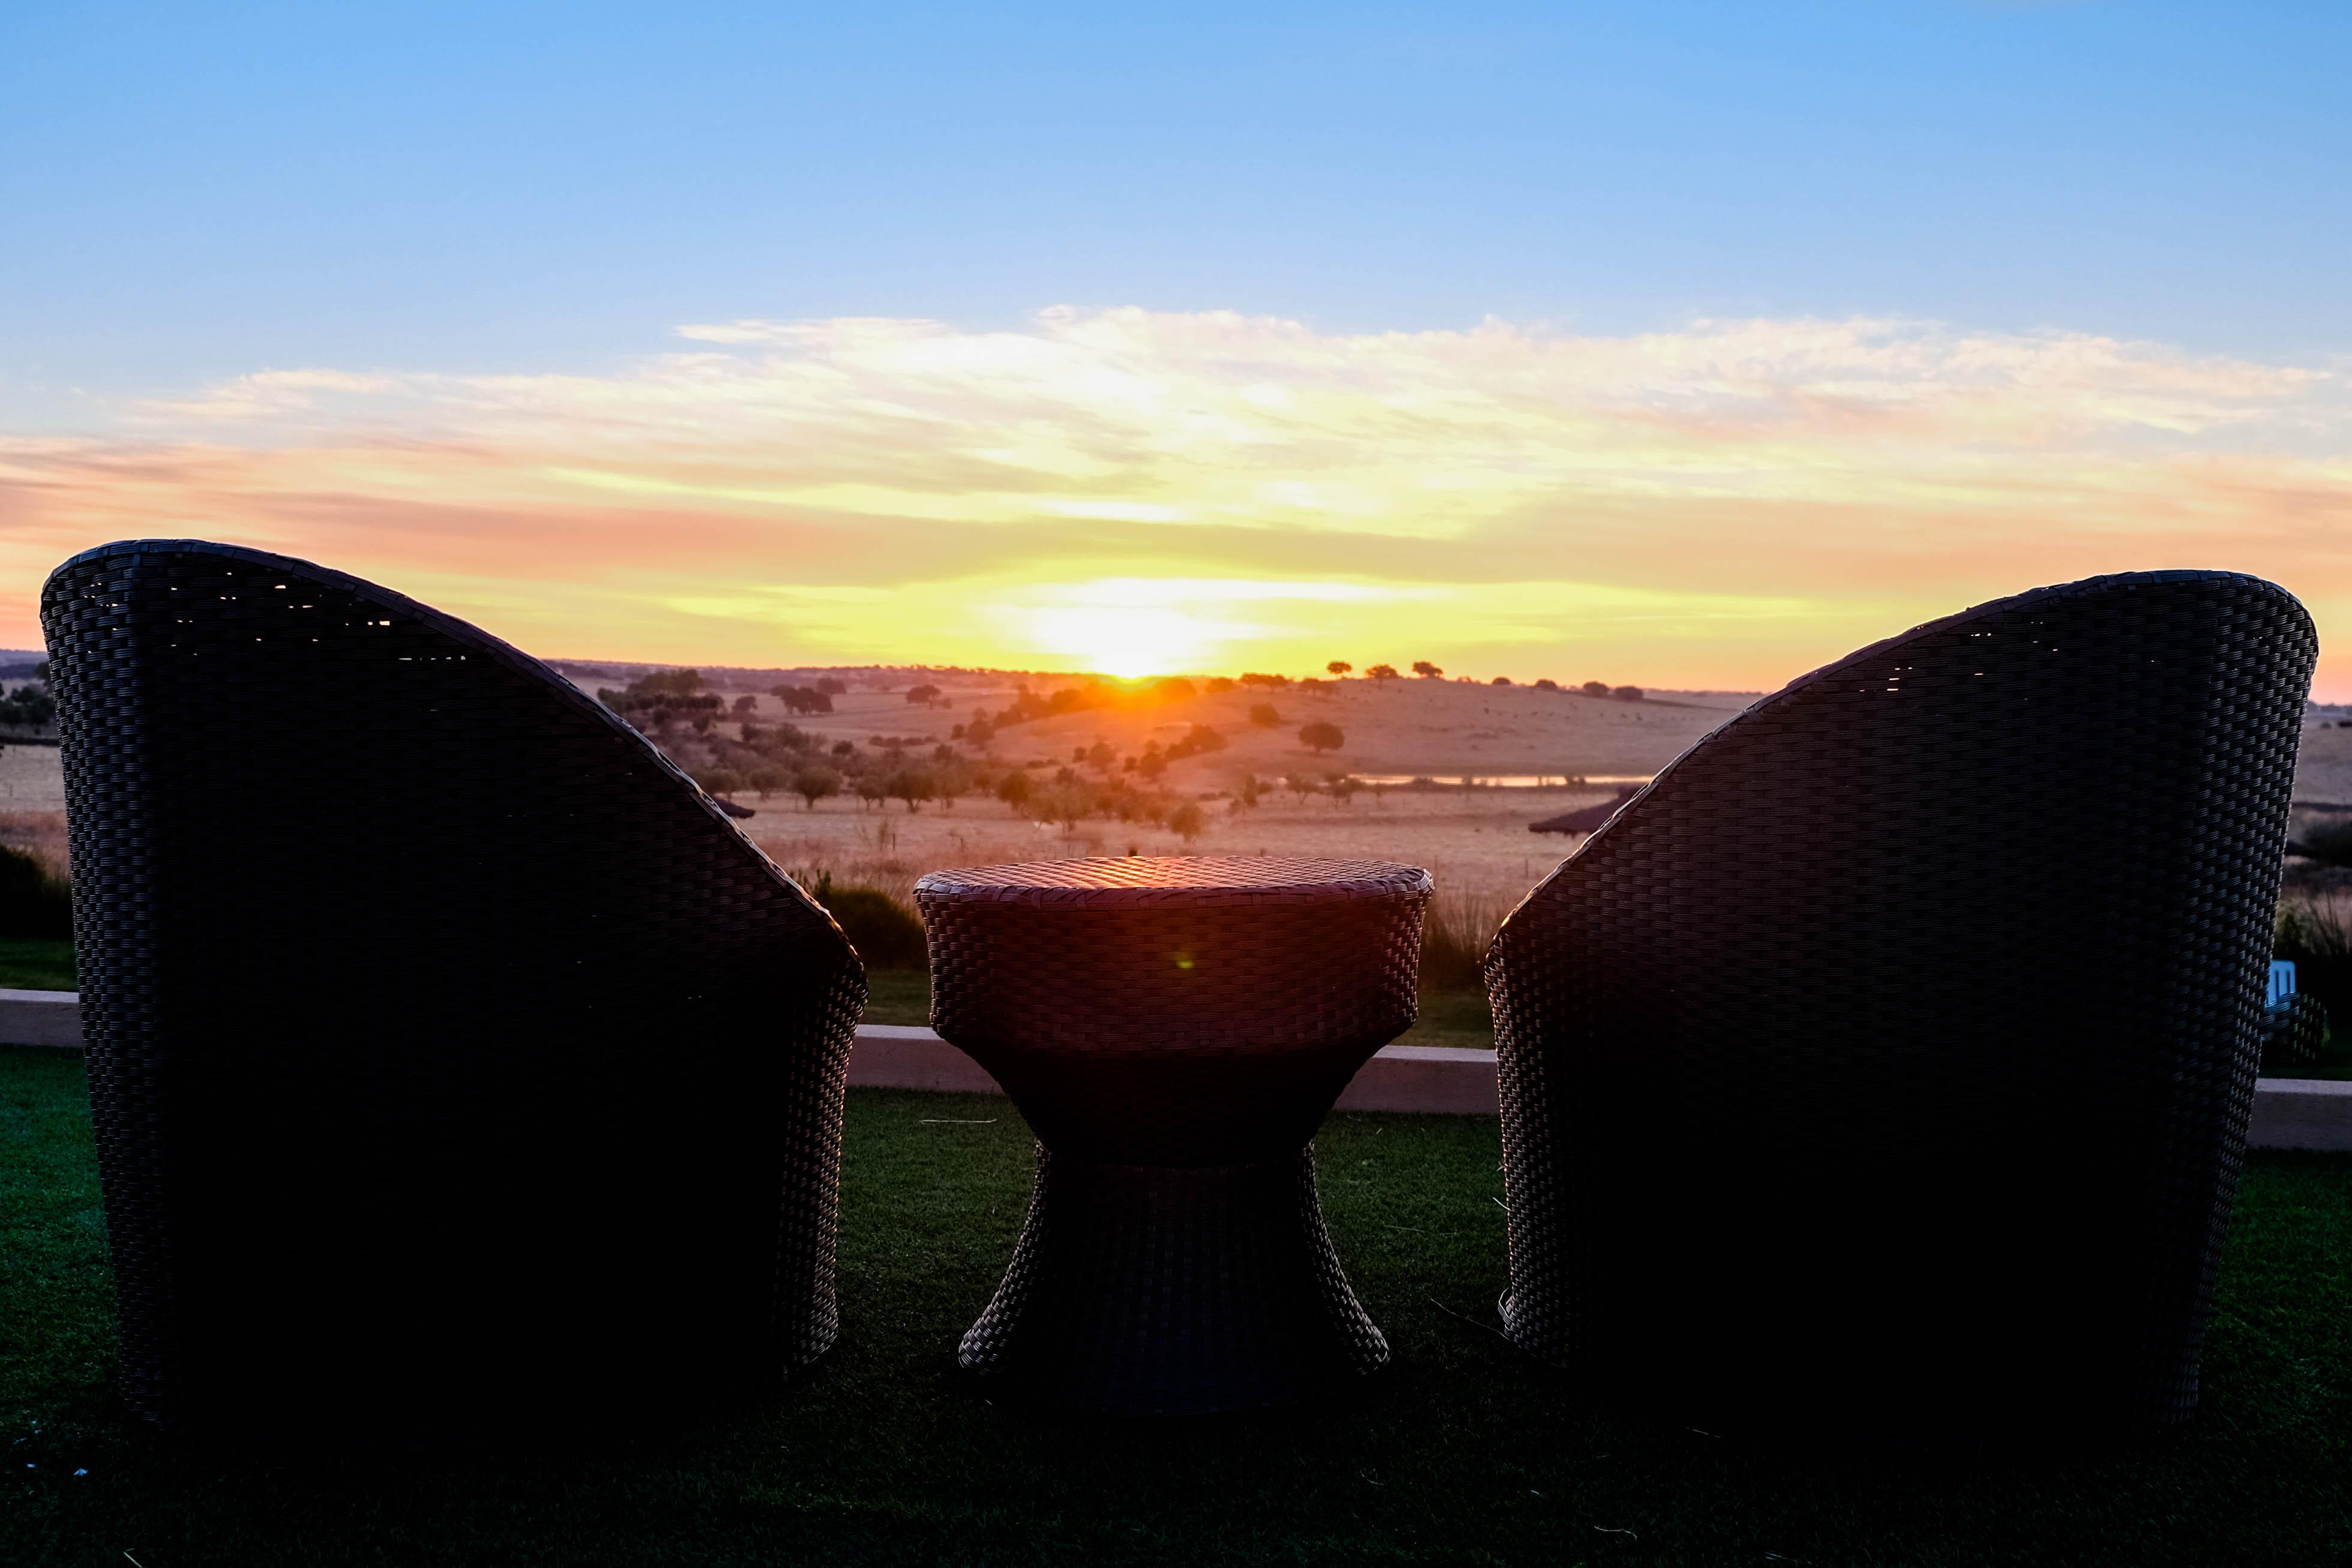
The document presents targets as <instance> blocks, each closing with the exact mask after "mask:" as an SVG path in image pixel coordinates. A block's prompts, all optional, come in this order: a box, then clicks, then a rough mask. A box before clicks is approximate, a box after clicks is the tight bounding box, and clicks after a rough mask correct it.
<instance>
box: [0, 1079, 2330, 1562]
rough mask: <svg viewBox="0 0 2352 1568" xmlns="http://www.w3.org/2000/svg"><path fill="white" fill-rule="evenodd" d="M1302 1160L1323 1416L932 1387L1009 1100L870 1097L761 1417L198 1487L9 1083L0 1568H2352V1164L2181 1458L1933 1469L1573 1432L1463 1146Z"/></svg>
mask: <svg viewBox="0 0 2352 1568" xmlns="http://www.w3.org/2000/svg"><path fill="white" fill-rule="evenodd" d="M656 1070H659V1069H657V1068H656V1066H655V1064H653V1063H652V1062H650V1061H649V1063H648V1071H656ZM1318 1152H1319V1155H1320V1159H1321V1163H1322V1173H1323V1175H1322V1182H1323V1192H1324V1201H1325V1204H1326V1207H1327V1208H1328V1213H1329V1216H1330V1220H1331V1227H1332V1229H1333V1231H1334V1233H1335V1235H1336V1236H1337V1238H1338V1240H1339V1247H1340V1249H1341V1252H1342V1253H1343V1255H1344V1256H1345V1257H1346V1258H1347V1259H1348V1260H1349V1266H1350V1268H1351V1270H1352V1271H1353V1273H1354V1276H1355V1278H1356V1280H1357V1281H1358V1283H1359V1286H1360V1290H1361V1291H1362V1294H1363V1297H1364V1300H1365V1301H1366V1303H1367V1304H1368V1305H1369V1306H1370V1309H1371V1311H1372V1312H1373V1315H1374V1316H1375V1317H1377V1318H1378V1319H1379V1320H1380V1322H1381V1324H1382V1326H1383V1327H1385V1328H1386V1330H1387V1331H1388V1333H1389V1336H1390V1340H1391V1343H1392V1344H1393V1345H1394V1346H1395V1349H1396V1353H1397V1361H1396V1364H1395V1365H1394V1366H1393V1367H1391V1369H1390V1370H1389V1371H1388V1372H1386V1373H1385V1374H1383V1375H1381V1376H1380V1377H1378V1378H1376V1379H1374V1380H1372V1381H1371V1382H1370V1384H1369V1385H1367V1386H1366V1387H1364V1388H1363V1389H1362V1390H1361V1391H1360V1393H1359V1394H1357V1395H1356V1396H1352V1397H1349V1398H1345V1399H1341V1400H1339V1401H1337V1402H1335V1403H1332V1404H1329V1405H1327V1406H1320V1407H1318V1408H1315V1409H1311V1410H1306V1411H1299V1412H1292V1413H1286V1414H1279V1415H1269V1416H1252V1417H1243V1418H1214V1419H1205V1420H1188V1421H1174V1422H1161V1423H1135V1422H1106V1421H1094V1420H1079V1419H1071V1418H1067V1417H1062V1416H1051V1415H1042V1414H1038V1413H1035V1412H1033V1411H1029V1410H1025V1409H1023V1408H1019V1407H1016V1406H1012V1405H1009V1404H1006V1403H1003V1402H993V1403H992V1401H991V1399H990V1397H989V1396H987V1394H985V1393H984V1392H982V1391H981V1390H978V1389H975V1388H974V1387H972V1386H971V1385H969V1384H967V1383H966V1382H964V1381H962V1380H961V1379H960V1378H959V1377H958V1376H957V1375H956V1374H955V1372H954V1370H953V1368H952V1365H951V1363H950V1354H951V1352H952V1349H953V1346H954V1343H955V1340H956V1337H957V1335H958V1334H959V1333H960V1332H961V1330H962V1328H963V1327H964V1325H965V1324H966V1323H967V1322H969V1321H970V1320H971V1317H972V1315H973V1314H974V1313H975V1312H978V1311H979V1309H980V1307H981V1305H982V1302H983V1301H985V1299H986V1297H987V1294H988V1291H989V1289H990V1287H991V1286H992V1284H993V1282H994V1281H995V1279H996V1277H997V1274H998V1271H999V1270H1001V1269H1002V1268H1003V1265H1004V1261H1005V1259H1006V1256H1007V1254H1008V1252H1009V1250H1010V1249H1011V1245H1012V1240H1013V1230H1014V1228H1015V1227H1016V1225H1017V1224H1018V1223H1019V1220H1020V1218H1021V1213H1022V1207H1023V1204H1024V1198H1025V1196H1026V1190H1027V1184H1028V1178H1029V1149H1028V1141H1027V1138H1026V1136H1025V1135H1024V1131H1023V1129H1022V1126H1021V1124H1020V1122H1019V1120H1018V1118H1017V1117H1016V1116H1015V1115H1014V1114H1013V1112H1012V1110H1011V1108H1010V1107H1009V1106H1008V1105H1007V1104H1006V1103H1004V1102H1003V1101H1002V1100H997V1099H989V1098H981V1097H963V1096H946V1095H926V1094H917V1093H911V1092H892V1091H859V1092H854V1093H852V1095H851V1096H850V1109H849V1125H848V1142H847V1152H846V1158H845V1210H846V1212H845V1228H844V1233H843V1237H842V1275H843V1278H842V1297H843V1309H844V1314H845V1320H846V1322H847V1325H848V1326H847V1331H846V1333H845V1336H844V1338H843V1340H842V1343H840V1344H839V1345H838V1346H837V1347H836V1348H835V1350H834V1352H833V1353H832V1354H830V1355H829V1356H827V1357H826V1359H825V1360H824V1363H823V1364H820V1365H819V1366H818V1367H816V1368H815V1369H814V1371H812V1372H811V1373H810V1374H808V1375H806V1376H805V1377H803V1379H802V1380H801V1381H800V1382H799V1383H798V1385H796V1386H795V1387H793V1389H792V1390H791V1391H790V1392H789V1394H788V1395H787V1396H785V1397H784V1398H783V1399H782V1400H781V1401H779V1402H777V1403H775V1404H773V1405H771V1406H765V1407H763V1408H761V1409H758V1410H755V1411H752V1412H751V1413H748V1414H745V1415H743V1416H740V1417H739V1418H736V1419H733V1420H730V1421H726V1422H722V1423H719V1424H715V1425H705V1426H698V1427H690V1428H687V1429H683V1430H677V1431H667V1432H653V1431H647V1432H638V1433H633V1434H625V1435H620V1436H609V1437H597V1436H593V1435H583V1436H582V1437H579V1438H577V1439H576V1440H575V1441H573V1442H572V1444H571V1446H570V1447H568V1448H566V1449H564V1450H562V1451H558V1452H536V1453H534V1452H530V1451H514V1452H506V1451H497V1450H487V1451H486V1450H475V1451H465V1452H457V1453H451V1454H446V1455H441V1456H436V1457H399V1458H384V1457H381V1456H361V1457H349V1458H335V1457H333V1456H331V1455H322V1454H320V1453H317V1452H313V1451H310V1448H308V1446H307V1445H305V1444H303V1443H302V1442H301V1441H299V1439H298V1438H296V1437H290V1436H289V1439H288V1441H287V1443H286V1445H285V1446H284V1448H282V1449H279V1450H271V1451H261V1452H243V1453H221V1452H216V1451H210V1450H207V1449H205V1448H199V1447H190V1446H184V1445H179V1444H174V1443H172V1442H170V1441H166V1440H163V1439H160V1438H157V1437H152V1436H151V1435H149V1434H147V1433H145V1432H144V1431H142V1430H141V1429H139V1428H137V1427H134V1426H132V1425H131V1423H129V1422H128V1421H126V1420H125V1419H124V1418H123V1417H122V1416H120V1415H119V1414H118V1413H117V1411H116V1410H115V1408H114V1406H113V1405H112V1404H111V1402H110V1397H109V1396H108V1393H107V1379H108V1377H109V1375H110V1361H111V1355H112V1353H111V1344H110V1324H109V1306H108V1295H107V1278H106V1263H105V1245H104V1235H103V1229H102V1226H101V1222H100V1210H99V1198H98V1191H97V1181H96V1176H95V1171H94V1167H93V1159H92V1154H91V1148H90V1142H89V1124H88V1119H87V1107H86V1104H85V1102H84V1098H83V1089H82V1081H81V1072H80V1068H79V1062H78V1061H76V1059H75V1058H73V1057H72V1056H70V1055H67V1054H64V1053H38V1052H32V1051H0V1162H4V1165H5V1168H0V1437H5V1443H6V1446H5V1448H0V1452H5V1455H6V1456H7V1457H6V1458H5V1459H0V1467H5V1470H0V1563H8V1564H11V1565H15V1564H34V1563H77V1564H93V1565H95V1564H106V1565H108V1568H121V1564H122V1563H123V1561H124V1556H125V1554H126V1553H128V1554H129V1555H130V1556H131V1558H132V1559H133V1560H135V1561H136V1562H137V1563H140V1564H142V1565H143V1568H185V1565H187V1564H192V1563H239V1564H265V1563H347V1562H358V1563H385V1564H428V1563H496V1564H500V1565H519V1564H530V1563H593V1564H612V1563H827V1564H831V1563H1087V1564H1098V1563H1195V1562H1218V1563H1225V1562H1239V1563H1383V1562H1408V1561H1430V1562H1464V1563H1595V1564H1603V1563H1611V1564H1613V1563H1708V1564H1716V1563H1753V1564H1758V1565H1759V1568H1761V1565H1763V1564H1767V1563H1800V1564H1813V1565H1827V1564H1843V1563H1906V1564H1907V1563H2118V1564H2145V1563H2330V1562H2344V1561H2347V1560H2352V1509H2348V1508H2347V1498H2352V1480H2347V1477H2352V1470H2347V1461H2352V1453H2348V1452H2347V1438H2352V1289H2347V1287H2352V1278H2347V1272H2352V1270H2347V1260H2352V1220H2348V1219H2347V1210H2352V1160H2344V1159H2330V1158H2325V1157H2317V1156H2304V1157H2282V1156H2274V1155H2273V1156H2265V1157H2263V1158H2259V1159H2257V1160H2256V1161H2255V1162H2254V1165H2253V1166H2252V1170H2251V1171H2250V1172H2249V1174H2248V1177H2247V1181H2246V1186H2245V1193H2244V1197H2243V1200H2242V1204H2241V1207H2240V1212H2239V1219H2238V1225H2237V1227H2236V1232H2235V1234H2234V1236H2233V1237H2232V1239H2231V1248H2230V1253H2229V1260H2228V1264H2227V1267H2226V1269H2225V1271H2224V1274H2223V1278H2222V1281H2221V1306H2220V1311H2219V1312H2218V1313H2217V1315H2216V1318H2215V1322H2214V1326H2213V1331H2212V1333H2211V1335H2210V1342H2209V1354H2208V1357H2207V1363H2206V1367H2207V1375H2206V1402H2205V1406H2204V1409H2203V1410H2202V1412H2201V1413H2200V1416H2198V1418H2197V1420H2196V1421H2195V1423H2194V1424H2193V1425H2192V1426H2191V1427H2190V1428H2189V1430H2188V1431H2186V1432H2185V1433H2183V1434H2180V1435H2179V1436H2178V1437H2174V1438H2171V1439H2168V1440H2166V1441H2161V1442H2157V1443H2154V1444H2150V1445H2147V1446H2143V1447H2138V1448H2129V1449H2126V1450H2123V1451H2119V1452H2105V1453H2097V1454H2092V1455H2088V1456H2074V1457H2066V1456H2059V1457H2050V1456H2046V1455H2045V1456H2042V1457H2038V1458H2035V1457H2021V1456H2015V1455H2008V1456H1974V1457H1968V1458H1953V1457H1951V1456H1948V1455H1947V1456H1940V1457H1936V1456H1922V1455H1904V1454H1885V1453H1877V1454H1872V1453H1864V1454H1856V1453H1852V1452H1822V1451H1819V1450H1813V1449H1808V1448H1802V1447H1800V1446H1797V1445H1793V1444H1786V1443H1780V1442H1775V1441H1770V1440H1756V1441H1743V1440H1736V1439H1731V1438H1724V1437H1708V1436H1706V1435H1704V1434H1701V1433H1697V1432H1693V1431H1690V1430H1688V1429H1686V1428H1685V1427H1682V1426H1680V1425H1679V1424H1677V1423H1675V1422H1672V1421H1667V1420H1661V1419H1652V1418H1643V1417H1636V1416H1623V1415H1618V1414H1612V1413H1608V1412H1603V1411H1599V1410H1596V1409H1594V1408H1592V1407H1591V1406H1589V1405H1588V1404H1586V1403H1585V1402H1584V1401H1583V1400H1582V1399H1580V1397H1579V1395H1578V1393H1577V1390H1576V1389H1575V1387H1574V1386H1573V1385H1570V1384H1568V1383H1566V1382H1564V1381H1563V1380H1561V1379H1559V1378H1558V1377H1557V1376H1555V1375H1550V1374H1549V1373H1547V1372H1545V1371H1543V1370H1541V1369H1540V1368H1538V1367H1536V1366H1533V1365H1531V1364H1528V1362H1526V1361H1524V1360H1522V1359H1521V1358H1519V1357H1518V1356H1517V1354H1515V1353H1513V1352H1512V1351H1510V1350H1509V1349H1508V1348H1507V1346H1505V1345H1503V1344H1502V1343H1499V1342H1498V1341H1497V1340H1496V1338H1494V1337H1493V1335H1492V1334H1491V1333H1488V1332H1486V1330H1484V1329H1481V1328H1478V1327H1475V1326H1472V1325H1471V1324H1468V1323H1465V1322H1461V1321H1459V1320H1457V1319H1455V1318H1454V1317H1451V1316H1449V1315H1448V1314H1447V1313H1446V1312H1444V1311H1443V1310H1442V1309H1441V1304H1442V1306H1443V1307H1450V1308H1453V1309H1454V1310H1455V1311H1458V1312H1462V1313H1464V1314H1465V1315H1467V1316H1468V1317H1470V1318H1473V1319H1476V1320H1479V1321H1480V1322H1491V1310H1490V1304H1491V1303H1492V1301H1493V1300H1494V1298H1495V1295H1496V1291H1498V1290H1499V1289H1500V1288H1501V1286H1502V1282H1503V1231H1502V1220H1503V1215H1502V1211H1501V1210H1500V1208H1499V1207H1497V1206H1496V1201H1495V1199H1496V1197H1497V1196H1498V1194H1499V1192H1500V1178H1499V1176H1497V1174H1496V1129H1495V1124H1494V1123H1493V1122H1491V1121H1485V1120H1474V1119H1468V1118H1463V1119H1449V1118H1440V1117H1429V1118H1419V1117H1405V1116H1340V1117H1336V1118H1334V1119H1333V1121H1332V1123H1331V1124H1329V1125H1328V1127H1327V1128H1326V1129H1325V1131H1324V1134H1323V1135H1322V1136H1321V1138H1320V1139H1319V1140H1318ZM1724 1310H1725V1311H1726V1312H1736V1311H1738V1302H1737V1301H1726V1302H1725V1303H1724ZM582 1375H583V1377H593V1376H594V1375H595V1373H594V1368H593V1367H583V1368H582ZM77 1469H82V1470H86V1471H87V1472H88V1473H87V1474H85V1475H76V1474H75V1471H76V1470H77Z"/></svg>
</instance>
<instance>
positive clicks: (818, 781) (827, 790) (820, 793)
mask: <svg viewBox="0 0 2352 1568" xmlns="http://www.w3.org/2000/svg"><path fill="white" fill-rule="evenodd" d="M840 793H841V775H840V774H838V773H836V772H835V771H834V770H833V769H832V768H827V767H825V766H824V764H823V763H818V764H816V765H815V766H814V767H809V768H799V769H796V770H795V771H794V772H793V794H795V795H798V796H799V797H800V798H801V800H802V801H803V804H802V806H801V810H803V811H814V810H816V803H817V802H818V801H819V800H830V799H831V798H832V797H834V796H835V795H838V794H840Z"/></svg>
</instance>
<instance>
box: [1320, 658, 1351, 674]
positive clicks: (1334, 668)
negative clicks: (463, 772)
mask: <svg viewBox="0 0 2352 1568" xmlns="http://www.w3.org/2000/svg"><path fill="white" fill-rule="evenodd" d="M1323 667H1324V668H1325V669H1327V670H1328V671H1330V672H1331V673H1332V674H1335V675H1341V676H1344V675H1346V674H1347V673H1348V672H1349V671H1350V670H1352V669H1354V668H1355V667H1356V666H1355V665H1353V664H1349V663H1348V661H1347V660H1345V659H1334V660H1332V661H1331V662H1330V663H1329V664H1326V665H1324V666H1323Z"/></svg>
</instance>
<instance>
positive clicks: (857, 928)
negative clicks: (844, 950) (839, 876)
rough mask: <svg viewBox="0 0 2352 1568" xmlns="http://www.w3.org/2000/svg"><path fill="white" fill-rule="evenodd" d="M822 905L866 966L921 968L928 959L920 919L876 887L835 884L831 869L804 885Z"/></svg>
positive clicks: (818, 874)
mask: <svg viewBox="0 0 2352 1568" xmlns="http://www.w3.org/2000/svg"><path fill="white" fill-rule="evenodd" d="M803 886H805V887H806V888H807V889H808V894H809V896H810V897H811V898H814V899H815V900H816V901H817V902H818V903H819V904H824V907H825V908H826V910H827V911H828V912H830V913H831V914H832V915H833V918H834V919H835V921H836V922H837V923H838V924H839V925H840V926H841V931H842V935H843V936H846V937H848V938H849V945H850V946H853V947H855V948H856V949H857V956H858V957H859V959H860V960H862V961H863V962H864V963H865V965H866V967H867V968H869V969H920V968H923V967H927V966H928V965H929V962H930V951H929V947H928V946H926V944H925V943H924V940H923V922H922V920H921V919H920V917H919V916H918V915H916V914H915V912H914V911H913V910H912V909H909V908H908V907H907V905H905V904H901V903H899V902H898V900H897V899H895V898H893V897H891V896H890V895H889V894H887V893H885V892H883V891H882V890H881V889H880V888H878V887H835V885H834V883H833V873H831V872H829V871H828V872H820V873H817V876H816V878H815V880H814V881H813V882H807V883H803Z"/></svg>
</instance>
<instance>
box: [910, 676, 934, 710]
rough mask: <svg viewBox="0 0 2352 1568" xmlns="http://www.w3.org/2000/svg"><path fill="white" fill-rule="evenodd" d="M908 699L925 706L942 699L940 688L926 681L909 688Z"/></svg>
mask: <svg viewBox="0 0 2352 1568" xmlns="http://www.w3.org/2000/svg"><path fill="white" fill-rule="evenodd" d="M907 700H908V702H910V703H917V704H919V705H921V706H925V707H928V706H930V705H931V704H933V703H935V702H937V701H939V700H940V688H939V687H937V686H935V685H931V684H930V683H929V682H928V681H926V682H924V683H923V684H922V685H916V686H908V688H907Z"/></svg>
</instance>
